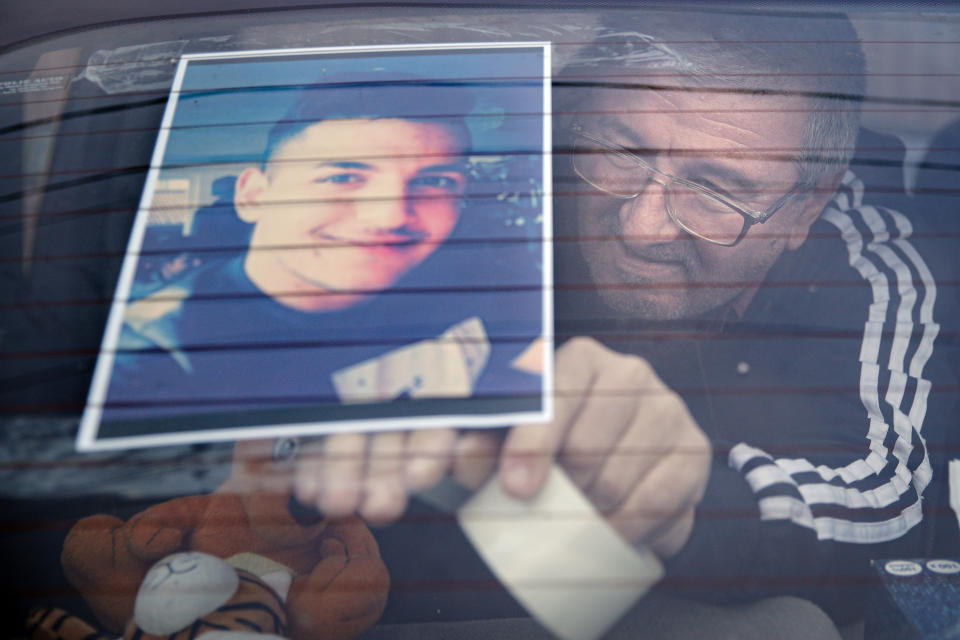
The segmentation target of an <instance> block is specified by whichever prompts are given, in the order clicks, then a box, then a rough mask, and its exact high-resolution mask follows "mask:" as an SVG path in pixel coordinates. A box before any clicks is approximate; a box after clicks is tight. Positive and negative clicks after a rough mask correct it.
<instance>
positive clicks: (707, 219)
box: [573, 137, 746, 244]
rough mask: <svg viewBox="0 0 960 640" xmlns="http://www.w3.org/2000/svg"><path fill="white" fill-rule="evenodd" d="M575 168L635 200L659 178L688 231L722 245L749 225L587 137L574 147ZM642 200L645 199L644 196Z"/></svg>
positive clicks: (670, 206) (606, 188) (612, 191)
mask: <svg viewBox="0 0 960 640" xmlns="http://www.w3.org/2000/svg"><path fill="white" fill-rule="evenodd" d="M573 167H574V170H575V171H576V172H577V174H578V175H579V176H580V177H581V178H583V179H584V180H585V181H586V182H588V183H589V184H591V185H593V186H594V187H596V188H597V189H600V190H601V191H605V192H607V193H609V194H612V195H616V196H620V197H622V198H632V197H635V196H637V195H638V194H640V193H641V192H642V191H643V190H644V189H646V188H647V185H649V183H650V182H651V181H652V180H654V179H656V181H657V182H660V183H661V184H663V183H666V186H665V187H663V188H664V190H665V199H666V202H667V208H668V212H669V213H670V215H671V217H672V218H673V219H674V220H675V221H676V222H677V223H678V224H679V225H680V226H681V227H683V228H684V229H685V230H687V231H688V232H690V233H693V234H694V235H696V236H700V237H702V238H704V239H707V240H710V241H712V242H716V243H719V244H733V243H735V242H736V241H737V239H738V238H739V237H740V233H741V232H742V231H743V227H744V225H745V224H746V220H745V219H744V217H743V216H742V215H741V214H740V213H738V212H737V211H736V210H734V209H732V208H731V207H730V206H728V205H727V204H725V203H723V202H721V201H720V200H717V199H716V198H712V197H710V196H709V195H707V194H706V193H703V192H701V191H698V190H697V189H694V188H691V187H688V186H686V185H682V184H678V183H677V182H675V181H673V180H672V179H671V178H668V177H666V176H655V174H654V173H653V172H651V171H649V170H648V169H646V168H645V167H643V166H642V165H640V164H638V163H637V161H636V159H635V158H633V157H632V156H631V155H629V154H628V153H626V152H618V151H617V150H616V149H612V148H610V147H607V146H605V145H602V144H600V143H598V142H594V141H592V140H590V139H588V138H582V137H581V138H579V139H578V140H577V141H576V143H575V144H574V150H573ZM641 197H642V196H641Z"/></svg>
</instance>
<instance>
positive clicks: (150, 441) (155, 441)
mask: <svg viewBox="0 0 960 640" xmlns="http://www.w3.org/2000/svg"><path fill="white" fill-rule="evenodd" d="M523 48H530V49H541V50H542V55H543V86H542V90H541V91H542V99H543V112H542V117H543V120H542V127H543V141H542V142H543V147H542V163H541V165H542V170H543V176H542V188H543V196H544V197H543V199H542V220H543V222H542V233H541V260H542V265H543V275H542V280H541V283H542V299H541V308H542V318H541V322H542V324H541V326H542V331H543V333H542V334H541V340H542V342H543V345H544V348H543V349H542V352H543V353H542V367H543V369H542V371H543V373H542V378H541V393H542V396H541V403H540V411H524V412H514V413H488V414H480V415H477V414H457V413H453V414H444V415H422V416H419V417H416V416H403V417H396V418H389V417H385V418H376V419H353V420H338V421H332V420H331V421H322V422H311V423H284V424H276V425H264V426H238V427H231V428H215V429H197V430H187V431H175V432H168V433H157V434H150V435H137V436H125V437H111V438H99V437H98V432H99V427H100V422H101V418H102V416H103V405H104V402H105V400H106V396H107V391H108V388H109V384H110V378H111V375H112V373H113V369H114V361H115V354H116V346H117V343H118V340H119V337H120V332H121V329H122V326H123V320H124V314H125V311H126V308H127V298H128V297H129V294H130V292H131V290H132V288H133V284H134V280H135V276H136V270H137V265H138V261H139V258H138V255H139V253H140V249H141V247H142V245H143V241H144V236H145V234H146V230H147V221H148V218H149V209H150V205H151V202H152V200H153V196H154V191H155V189H156V183H157V180H158V178H159V175H160V172H161V171H162V169H163V157H164V154H165V152H166V148H167V143H168V140H169V136H170V131H171V128H172V125H173V118H174V113H175V112H176V108H177V104H178V101H179V96H180V92H181V87H182V85H183V81H184V77H185V75H186V71H187V66H188V65H189V64H190V62H192V61H200V60H231V59H243V58H269V57H292V56H299V55H317V54H321V55H322V54H343V53H346V54H349V53H357V54H362V53H390V52H404V51H408V52H412V51H417V52H419V51H442V50H448V51H452V50H463V51H465V52H467V51H470V50H481V49H523ZM551 71H552V70H551V43H550V42H547V41H536V42H531V41H516V42H465V43H464V42H457V43H432V44H406V45H369V46H336V47H301V48H295V49H266V50H246V51H236V52H215V53H192V54H184V55H183V56H181V58H180V61H179V63H178V65H177V69H176V72H175V74H174V79H173V84H172V86H171V89H170V97H169V99H168V101H167V105H166V108H165V110H164V113H163V119H162V121H161V124H160V132H159V134H158V136H157V141H156V144H155V146H154V150H153V154H152V156H151V159H150V168H149V170H148V173H147V179H146V181H145V184H144V189H143V193H142V194H141V197H140V202H139V205H138V207H137V213H136V217H135V219H134V223H133V228H132V230H131V233H130V240H129V243H128V245H127V251H126V254H125V256H124V260H123V264H122V266H121V270H120V277H119V279H118V281H117V286H116V290H115V293H114V298H113V301H112V302H111V305H110V311H109V315H108V319H107V324H106V328H105V330H104V334H103V339H102V341H101V346H100V352H99V354H98V358H97V362H96V366H95V368H94V372H93V377H92V381H91V384H90V390H89V392H88V395H87V401H86V405H85V407H84V411H83V415H82V417H81V420H80V428H79V430H78V433H77V439H76V448H77V450H78V451H106V450H117V449H133V448H146V447H157V446H167V445H182V444H195V443H206V442H223V441H233V440H252V439H260V438H271V437H274V438H276V437H297V436H307V435H328V434H331V433H338V432H347V431H349V432H368V433H369V432H382V431H397V430H403V429H410V428H449V427H450V426H456V427H503V426H509V425H513V424H528V423H539V422H548V421H550V420H552V419H553V412H554V387H553V385H554V380H553V351H554V336H553V207H552V195H553V168H552V159H553V142H552V129H553V128H552V113H553V112H552V103H551V77H552V76H551Z"/></svg>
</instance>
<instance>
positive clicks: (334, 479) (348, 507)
mask: <svg viewBox="0 0 960 640" xmlns="http://www.w3.org/2000/svg"><path fill="white" fill-rule="evenodd" d="M366 452H367V436H365V435H363V434H361V433H338V434H335V435H332V436H328V437H327V438H326V439H325V440H324V441H323V457H322V463H321V464H320V467H319V489H318V493H319V500H318V501H317V508H318V509H320V511H321V513H323V514H324V515H327V516H330V517H332V518H342V517H344V516H348V515H350V514H352V513H355V512H356V511H357V510H358V509H359V507H360V501H361V499H362V497H363V493H362V491H363V477H364V473H365V470H366V469H365V468H366Z"/></svg>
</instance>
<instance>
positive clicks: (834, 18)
mask: <svg viewBox="0 0 960 640" xmlns="http://www.w3.org/2000/svg"><path fill="white" fill-rule="evenodd" d="M606 23H607V26H606V27H604V28H603V29H602V31H601V32H600V33H599V34H598V36H597V38H596V39H595V41H594V42H593V43H592V44H591V45H589V46H587V47H585V48H584V49H583V50H582V51H580V52H579V53H578V54H577V55H576V56H575V57H574V58H573V59H572V60H570V61H569V64H568V65H567V66H566V68H565V70H564V71H562V72H561V73H560V74H559V77H558V78H557V84H558V86H559V88H561V89H562V88H563V86H564V84H567V85H574V86H576V85H581V86H582V84H583V83H584V82H586V83H588V84H589V83H594V84H600V85H602V84H604V83H605V82H607V80H610V81H611V83H612V84H614V85H626V84H627V83H630V82H634V83H637V86H638V88H641V89H642V88H656V87H657V86H662V87H663V88H669V86H670V85H673V84H675V83H676V82H677V81H676V80H673V78H672V77H671V76H673V75H674V74H676V75H677V76H680V77H681V78H682V79H683V78H685V79H687V80H688V81H689V82H692V83H694V84H696V85H697V86H698V87H709V88H710V89H711V90H714V89H715V90H719V91H735V92H744V93H753V94H765V95H777V94H782V95H799V96H803V97H807V98H808V99H809V101H810V103H809V104H810V115H809V117H808V118H807V122H806V125H805V127H804V131H803V140H802V143H801V144H802V148H801V149H799V150H797V153H796V155H795V158H796V161H797V163H798V166H799V173H800V177H799V180H798V184H797V188H798V190H809V189H812V188H813V187H815V186H816V185H817V184H819V183H820V182H821V181H822V180H823V179H824V178H829V177H832V176H835V175H837V174H838V173H842V171H843V170H844V169H845V168H846V166H847V165H848V164H849V162H850V159H851V157H852V156H853V152H854V149H855V146H856V139H857V133H858V131H859V126H860V103H861V102H862V100H863V96H864V91H865V86H864V85H865V64H864V57H863V51H862V49H861V47H860V41H859V38H858V36H857V33H856V31H855V30H854V28H853V25H852V24H851V23H850V21H849V19H848V18H847V17H846V16H845V15H842V14H805V15H796V14H791V15H786V14H783V13H779V14H771V13H762V12H758V11H736V12H734V11H707V10H704V9H696V10H692V9H691V10H675V11H659V12H657V11H650V10H645V11H631V12H629V13H615V14H611V15H609V16H608V17H607V20H606ZM606 72H610V73H611V74H612V75H611V76H608V78H604V74H605V73H606ZM653 72H656V73H653ZM664 72H667V74H668V75H667V76H666V77H664V75H663V74H664ZM625 73H626V77H625ZM573 78H576V79H578V81H572V79H573ZM575 93H577V92H575ZM579 93H580V94H581V95H587V94H589V91H582V88H581V91H580V92H579Z"/></svg>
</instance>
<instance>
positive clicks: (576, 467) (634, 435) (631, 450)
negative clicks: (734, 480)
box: [501, 338, 711, 558]
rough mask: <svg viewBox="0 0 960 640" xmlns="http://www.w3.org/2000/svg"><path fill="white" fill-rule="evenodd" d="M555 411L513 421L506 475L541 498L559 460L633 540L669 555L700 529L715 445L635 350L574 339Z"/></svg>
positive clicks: (562, 367) (562, 363)
mask: <svg viewBox="0 0 960 640" xmlns="http://www.w3.org/2000/svg"><path fill="white" fill-rule="evenodd" d="M555 385H556V401H555V405H554V406H555V409H554V411H555V413H554V415H555V417H554V421H553V422H552V423H550V424H543V425H523V426H518V427H515V428H513V429H512V430H511V431H510V433H509V435H508V436H507V439H506V442H505V443H504V445H503V452H502V455H501V482H502V483H503V487H504V489H505V490H506V491H507V492H509V493H511V494H513V495H515V496H517V497H519V498H530V497H533V496H534V495H535V494H536V493H537V492H538V491H539V490H540V489H541V487H542V486H543V483H544V480H545V479H546V476H547V472H548V471H549V470H550V467H551V465H552V464H553V463H554V461H555V460H556V461H559V462H560V464H561V465H562V466H563V468H564V469H565V470H566V471H567V473H568V474H569V475H570V477H571V479H572V480H573V482H574V483H575V484H576V485H577V486H578V487H580V489H581V490H583V491H584V493H585V494H586V495H587V497H588V498H589V499H590V500H591V501H592V502H593V503H594V505H595V506H596V507H597V509H598V510H600V511H601V512H602V513H603V514H605V515H606V517H607V519H608V520H609V521H610V523H611V524H612V525H613V527H614V528H616V529H617V530H618V531H619V532H620V533H621V534H622V535H623V536H624V537H625V538H627V539H628V540H630V541H632V542H637V543H643V544H645V545H647V546H648V547H649V548H651V549H652V550H653V551H654V552H655V553H657V554H658V555H660V556H661V557H664V558H669V557H672V556H674V555H676V554H677V553H678V552H679V551H680V549H681V548H682V547H683V545H684V544H686V541H687V539H688V538H689V537H690V532H691V530H692V528H693V514H694V508H695V507H696V505H697V503H698V502H699V501H700V499H701V498H702V497H703V492H704V489H705V488H706V484H707V476H708V474H709V470H710V458H711V449H710V443H709V441H708V440H707V438H706V436H705V435H704V433H703V432H702V431H701V430H700V427H699V426H698V425H697V423H696V422H695V421H694V420H693V418H692V417H691V416H690V413H689V412H688V411H687V407H686V406H685V405H684V403H683V400H682V399H681V398H680V396H678V395H677V394H676V393H674V392H673V391H671V390H670V389H669V388H667V386H666V385H665V384H664V383H663V382H662V381H661V380H660V379H659V378H658V377H657V375H656V373H654V371H653V369H652V368H651V367H650V365H649V364H648V363H647V362H646V361H645V360H643V359H641V358H638V357H636V356H630V355H623V354H619V353H616V352H614V351H611V350H609V349H607V348H606V347H604V346H602V345H600V344H599V343H597V342H596V341H594V340H591V339H589V338H574V339H573V340H570V341H569V342H567V343H566V344H565V345H564V346H563V347H561V348H560V349H558V350H557V353H556V380H555Z"/></svg>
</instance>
